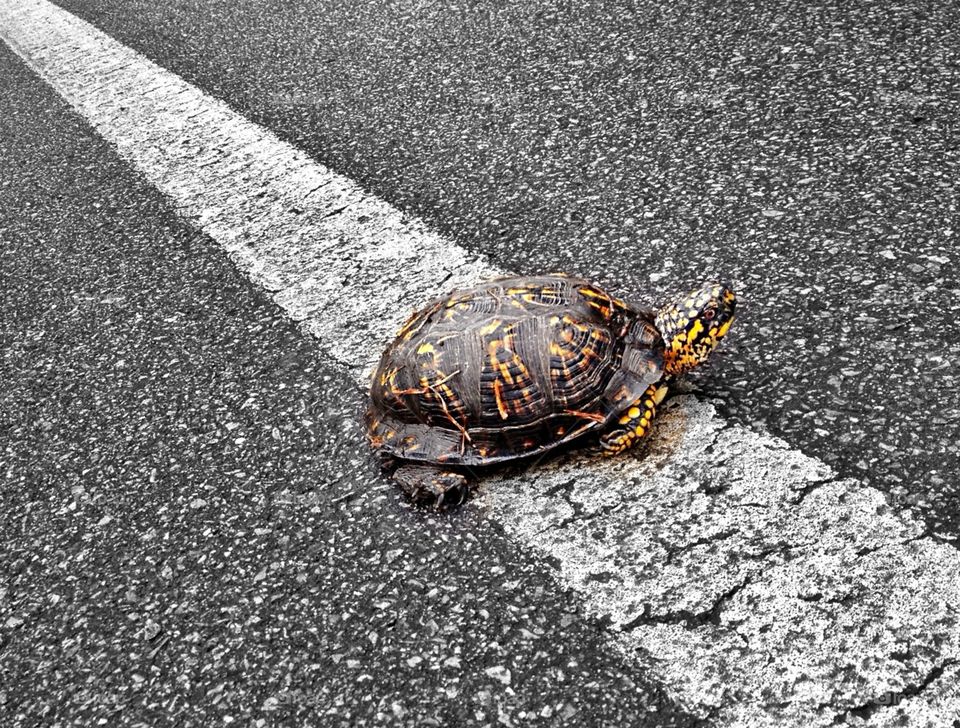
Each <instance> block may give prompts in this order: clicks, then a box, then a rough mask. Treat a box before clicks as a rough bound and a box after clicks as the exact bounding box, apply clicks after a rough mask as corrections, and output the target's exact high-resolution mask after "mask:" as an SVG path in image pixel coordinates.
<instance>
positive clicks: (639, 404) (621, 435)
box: [600, 382, 667, 455]
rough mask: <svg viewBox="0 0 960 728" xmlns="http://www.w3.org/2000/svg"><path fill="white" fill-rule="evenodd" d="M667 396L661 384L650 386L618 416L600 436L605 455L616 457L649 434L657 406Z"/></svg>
mask: <svg viewBox="0 0 960 728" xmlns="http://www.w3.org/2000/svg"><path fill="white" fill-rule="evenodd" d="M666 396H667V386H666V385H665V384H663V383H662V382H658V383H657V384H651V385H650V386H649V387H647V390H646V391H645V392H644V393H643V394H642V395H641V396H640V397H638V398H637V399H636V400H635V401H634V402H633V403H632V404H631V405H630V406H629V407H628V408H627V409H626V410H625V411H624V413H623V414H622V415H621V416H620V419H618V420H617V421H616V422H615V423H614V424H613V426H612V427H610V429H608V430H607V431H606V432H604V433H603V434H602V435H600V446H601V447H602V448H603V451H604V454H605V455H616V454H617V453H621V452H623V451H624V450H626V449H628V448H631V447H633V446H634V445H635V444H636V443H637V442H639V441H640V440H642V439H643V438H644V437H646V435H647V433H649V432H650V423H651V422H652V421H653V418H654V416H655V415H656V414H657V405H658V404H660V403H661V402H662V401H663V398H664V397H666Z"/></svg>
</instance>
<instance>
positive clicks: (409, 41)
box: [60, 0, 960, 538]
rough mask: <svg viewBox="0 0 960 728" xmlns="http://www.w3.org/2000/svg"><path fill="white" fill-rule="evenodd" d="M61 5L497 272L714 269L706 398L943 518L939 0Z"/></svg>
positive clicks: (958, 429)
mask: <svg viewBox="0 0 960 728" xmlns="http://www.w3.org/2000/svg"><path fill="white" fill-rule="evenodd" d="M60 4H61V5H62V6H63V7H65V8H67V9H69V10H71V11H73V12H76V13H77V14H79V15H80V16H81V17H84V18H86V19H88V20H90V21H91V22H93V23H94V24H96V25H97V26H99V27H101V28H102V29H104V30H105V31H107V32H108V33H110V34H111V35H113V36H115V37H117V38H118V39H119V40H121V41H122V42H124V43H126V44H128V45H130V46H132V47H133V48H136V49H137V50H139V51H141V52H142V53H144V54H145V55H147V56H148V57H150V58H152V59H154V60H156V61H157V62H159V63H160V64H162V65H164V66H165V67H167V68H170V69H171V70H172V71H174V72H175V73H178V74H180V75H182V76H183V77H184V78H186V79H187V80H189V81H191V82H192V83H195V84H197V85H199V86H200V87H201V88H203V89H205V90H207V91H209V92H211V93H213V94H215V95H217V96H219V97H220V98H223V99H225V100H227V101H228V102H229V103H231V104H232V105H233V106H234V107H235V108H237V109H238V110H240V111H241V112H242V113H244V114H245V115H246V116H248V117H250V118H252V119H254V120H255V121H257V122H259V123H261V124H264V125H266V126H268V127H269V128H271V129H272V130H274V131H275V132H277V133H278V134H279V135H280V136H281V137H283V138H285V139H287V140H290V141H292V142H294V143H295V144H297V145H298V146H299V147H301V148H303V149H305V150H307V151H308V152H310V153H311V154H312V155H313V156H315V157H316V158H317V159H319V160H320V161H322V162H324V163H325V164H328V165H330V166H331V167H332V168H334V169H335V170H337V171H339V172H342V173H344V174H346V175H348V176H350V177H352V178H354V179H357V180H359V181H360V182H361V183H362V184H364V185H365V186H366V187H367V188H369V189H371V190H373V191H374V192H376V193H377V194H378V195H380V196H381V197H383V198H384V199H386V200H388V201H390V202H391V203H393V204H395V205H397V206H398V207H399V208H400V209H402V210H405V211H409V212H412V213H416V214H417V215H419V216H421V217H423V218H424V219H425V220H427V221H428V222H429V223H430V224H432V225H433V226H435V227H436V228H437V229H438V230H440V231H441V232H443V233H444V234H446V235H448V236H449V237H451V238H453V239H454V240H456V241H457V242H459V243H460V244H461V245H465V246H468V247H471V248H472V249H474V250H476V251H480V252H484V253H487V254H488V255H489V256H490V257H491V259H492V260H494V261H495V262H496V263H497V264H499V265H501V266H503V267H506V268H510V269H513V270H517V271H521V272H528V271H529V272H533V271H534V270H550V269H565V270H569V271H571V272H576V273H581V274H586V275H590V276H594V277H596V278H598V279H599V280H600V281H602V282H604V283H607V284H609V285H610V286H611V287H613V288H615V289H616V290H618V292H620V293H622V294H624V295H625V296H627V297H631V298H639V299H642V300H649V301H654V300H657V299H658V298H660V297H661V296H662V295H664V294H665V293H666V292H668V291H672V290H674V289H676V288H680V287H684V286H686V285H687V284H689V283H690V282H692V281H694V280H698V279H701V278H703V277H708V276H713V275H724V276H729V277H731V278H732V279H733V280H734V281H735V282H737V283H738V286H739V288H740V290H741V293H742V299H743V304H742V306H741V309H740V311H741V315H740V316H739V319H738V324H737V325H738V328H739V332H740V336H739V339H738V341H739V346H738V348H737V349H736V350H733V349H728V351H727V353H726V355H725V356H724V357H722V361H720V362H718V363H717V365H716V366H715V367H713V368H711V369H710V370H709V371H707V372H705V373H704V374H703V375H702V376H701V381H702V383H703V388H704V391H705V392H709V393H711V395H714V396H716V397H717V400H718V405H719V406H720V408H721V409H722V411H723V412H724V413H725V414H726V415H728V416H733V417H734V418H735V419H736V420H737V421H739V422H743V423H747V424H749V425H750V426H752V427H753V428H754V429H757V430H761V431H762V430H764V429H767V428H769V429H770V430H771V431H772V432H774V433H776V434H779V435H782V436H783V437H785V438H786V439H787V440H788V441H789V442H790V444H791V445H792V446H794V447H799V448H801V449H803V450H804V451H805V452H807V453H809V454H812V455H816V456H817V457H819V458H822V459H824V460H826V461H828V462H829V463H830V464H831V465H834V466H835V467H837V468H838V469H839V471H840V472H841V473H842V474H844V475H853V476H856V477H858V478H863V479H865V480H866V481H867V482H870V483H871V484H873V485H876V486H877V487H881V488H883V489H884V490H885V491H886V492H887V493H888V495H889V496H890V497H891V499H892V502H893V503H895V504H896V506H897V507H910V508H913V509H915V510H916V511H917V512H918V513H920V514H921V515H922V516H923V517H924V518H925V519H926V521H927V523H928V524H929V525H930V526H931V527H932V528H933V529H934V530H937V531H940V532H941V533H943V534H944V535H946V536H948V537H951V538H952V537H954V536H955V535H956V534H957V532H958V528H960V509H958V507H957V498H956V496H957V489H958V488H960V481H958V479H957V477H956V475H957V471H958V469H960V468H958V465H960V445H958V444H957V443H958V440H960V437H958V436H960V409H958V408H957V391H958V380H957V375H958V372H957V368H956V367H957V365H956V362H957V361H958V357H960V344H958V343H957V340H956V336H955V335H954V334H953V333H952V332H953V329H954V319H955V318H956V312H957V300H958V296H960V280H958V276H957V272H956V271H957V264H958V262H960V261H958V254H957V246H956V243H955V242H954V240H955V230H954V220H955V217H956V206H957V190H956V185H955V179H956V177H957V171H958V161H960V157H958V145H957V133H956V124H955V118H956V116H957V111H958V109H957V105H958V103H960V97H958V95H957V87H958V86H957V81H958V78H957V74H958V68H960V58H958V54H960V46H958V44H957V43H956V42H955V33H954V28H955V27H956V26H957V21H958V19H960V18H958V17H957V8H956V6H955V5H951V4H940V5H937V4H927V3H921V2H890V3H882V4H881V3H873V2H866V1H863V2H856V3H847V4H842V5H827V6H822V7H814V6H805V5H803V6H801V5H794V6H784V5H783V4H782V3H775V2H723V3H696V4H693V5H690V4H663V3H658V2H652V1H649V2H637V3H630V4H625V5H619V6H616V7H614V6H612V5H610V4H607V3H601V2H582V3H570V2H566V1H565V0H554V1H553V2H545V3H535V4H512V5H509V4H508V5H502V6H496V7H494V6H491V5H478V4H475V3H466V2H461V3H438V2H431V1H430V0H423V1H420V2H416V1H413V2H370V3H348V2H334V1H330V2H324V1H321V0H317V1H315V2H311V3H297V4H291V3H284V2H279V1H274V2H266V3H264V2H239V3H237V2H232V1H231V2H226V0H218V1H215V2H207V1H206V0H205V1H204V2H199V1H197V0H192V1H189V2H176V3H173V2H152V1H151V2H146V1H145V0H133V1H131V0H123V2H121V1H120V0H102V1H100V0H98V2H96V3H93V2H90V1H89V0H61V2H60Z"/></svg>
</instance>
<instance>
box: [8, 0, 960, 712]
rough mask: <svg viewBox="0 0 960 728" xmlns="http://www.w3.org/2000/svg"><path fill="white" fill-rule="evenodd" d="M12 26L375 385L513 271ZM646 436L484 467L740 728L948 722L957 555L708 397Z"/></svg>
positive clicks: (289, 307) (254, 275)
mask: <svg viewBox="0 0 960 728" xmlns="http://www.w3.org/2000/svg"><path fill="white" fill-rule="evenodd" d="M0 36H2V37H3V39H4V40H5V41H6V42H7V43H8V44H9V45H10V46H11V47H12V48H13V49H14V50H15V51H16V52H17V53H18V54H19V55H20V56H21V57H22V58H23V59H24V60H25V61H26V62H27V63H28V64H29V65H30V66H31V67H32V68H33V69H35V70H36V71H37V72H38V73H39V74H41V75H42V76H43V77H44V78H45V79H46V80H47V81H48V82H49V83H50V84H51V85H52V86H53V87H54V88H55V89H56V90H57V91H58V92H59V93H60V94H62V95H63V96H64V97H65V98H66V99H67V100H68V101H69V102H70V103H71V104H72V105H73V106H74V108H76V109H77V110H78V111H79V113H80V114H81V115H82V116H83V117H84V118H86V119H87V120H88V121H89V122H90V123H91V124H92V125H93V126H94V127H95V128H96V129H97V130H98V131H99V132H100V133H101V134H102V135H103V136H104V137H105V138H106V139H108V140H109V141H110V142H112V143H113V144H115V145H116V147H117V148H118V150H119V151H120V154H121V155H122V156H123V157H124V158H125V159H127V160H128V161H129V162H130V163H131V164H132V165H133V166H134V167H136V168H137V169H139V170H140V171H141V172H142V173H143V174H144V175H145V176H146V178H147V179H149V180H150V182H151V183H153V184H154V185H156V186H157V187H158V188H159V189H160V190H162V191H163V192H164V193H165V194H166V195H167V196H169V198H170V199H171V200H172V201H173V203H174V204H175V205H176V206H177V208H178V210H179V211H180V213H181V214H182V215H183V216H184V217H186V218H187V219H189V220H190V221H192V222H193V223H194V224H195V225H196V226H197V227H198V228H200V229H202V230H203V231H204V232H205V233H206V234H208V235H209V236H210V237H211V238H212V239H213V240H215V241H216V242H217V243H218V244H220V245H222V246H223V247H224V248H225V249H226V250H227V251H228V252H229V254H230V255H231V257H232V258H233V260H235V261H236V263H237V265H238V266H239V267H240V269H241V270H243V271H244V272H245V273H246V274H247V275H248V276H249V277H250V278H251V279H252V280H253V281H254V282H256V283H257V284H258V285H260V286H262V287H263V288H264V289H266V290H267V291H269V292H270V293H271V295H272V296H273V298H274V300H275V301H276V302H277V304H278V305H280V306H281V307H282V308H283V309H284V310H285V311H286V312H287V314H288V315H289V316H290V317H291V318H293V319H295V320H296V321H298V322H300V323H301V325H302V326H303V327H304V329H305V330H306V331H308V332H310V333H311V334H312V335H313V336H315V337H316V338H317V339H318V340H319V342H320V344H321V346H322V347H323V348H324V349H325V351H326V352H327V354H328V355H329V356H330V357H331V358H332V359H335V360H336V361H338V362H339V363H340V364H342V365H343V366H344V367H346V368H347V369H348V370H350V372H351V373H352V374H353V376H354V377H356V378H357V380H358V381H361V382H362V381H364V379H365V373H366V372H367V371H368V370H369V369H370V367H371V366H372V365H373V364H374V363H375V361H376V359H377V357H378V356H379V352H380V350H381V348H382V346H383V345H384V344H385V343H386V342H387V341H388V340H389V339H390V338H391V335H392V332H393V331H395V330H396V328H397V326H398V325H399V324H400V322H401V321H402V320H403V318H404V317H405V316H406V315H407V314H408V313H409V311H410V310H411V308H412V307H413V306H414V305H416V304H417V303H420V302H422V301H424V300H426V299H428V298H430V297H432V296H435V295H437V294H439V293H441V292H443V291H444V290H447V289H450V288H452V287H455V286H459V285H468V284H471V283H474V282H476V281H478V280H481V279H483V278H485V277H488V276H492V275H496V274H498V273H500V272H501V271H498V270H497V269H495V267H493V266H492V265H490V264H489V263H488V262H487V261H485V260H484V259H483V258H481V257H479V256H477V255H474V254H472V253H469V252H468V251H466V250H464V249H462V248H460V247H458V246H456V245H454V244H452V243H451V242H450V241H447V240H444V239H443V238H441V237H440V236H438V235H437V234H435V233H434V232H432V231H430V230H429V229H428V228H426V227H425V226H424V225H423V224H422V223H421V222H420V221H418V220H415V219H411V218H408V217H406V216H404V215H403V214H402V213H400V212H399V211H398V210H396V209H394V208H392V207H391V206H390V205H388V204H386V203H385V202H383V201H381V200H379V199H377V198H375V197H372V196H370V195H368V194H366V193H365V192H364V191H363V190H362V189H361V188H360V187H359V186H357V185H356V184H355V183H353V182H351V181H350V180H348V179H346V178H344V177H342V176H340V175H337V174H335V173H333V172H331V171H330V170H328V169H326V168H325V167H323V166H322V165H320V164H317V163H316V162H315V161H313V160H312V159H311V158H310V157H308V156H307V155H306V154H304V153H302V152H300V151H299V150H297V149H295V148H294V147H292V146H290V145H288V144H285V143H283V142H281V141H280V140H278V139H277V138H276V137H275V136H274V135H272V134H271V133H270V132H268V131H265V130H264V129H262V128H260V127H258V126H256V125H255V124H252V123H251V122H249V121H247V120H245V119H244V118H243V117H242V116H240V115H239V114H237V113H236V112H234V111H232V110H231V109H230V108H229V107H228V106H226V105H225V104H223V103H222V102H220V101H217V100H215V99H213V98H211V97H209V96H207V95H206V94H204V93H203V92H201V91H200V90H199V89H197V88H195V87H193V86H191V85H190V84H188V83H186V82H184V81H183V80H182V79H180V78H178V77H177V76H175V75H173V74H171V73H169V72H167V71H165V70H163V69H162V68H160V67H158V66H156V65H155V64H153V63H151V62H150V61H148V60H146V59H145V58H143V57H142V56H140V55H139V54H137V53H136V52H134V51H132V50H130V49H129V48H126V47H124V46H123V45H121V44H119V43H117V42H116V41H114V40H112V39H111V38H109V37H108V36H106V35H105V34H103V33H101V32H100V31H98V30H96V29H95V28H93V27H92V26H90V25H89V24H87V23H85V22H83V21H81V20H79V19H77V18H75V17H74V16H72V15H70V14H69V13H66V12H65V11H63V10H61V9H59V8H57V7H56V6H54V5H51V4H50V3H48V2H45V1H44V0H22V1H14V2H7V3H5V4H3V5H0ZM644 449H645V452H640V453H634V454H631V455H629V456H626V457H621V458H617V459H610V460H602V459H597V458H595V457H591V456H590V455H589V454H581V455H577V456H572V457H569V458H567V459H566V460H563V461H559V462H557V461H554V462H552V463H546V464H541V465H540V466H539V467H536V468H528V469H526V470H522V471H517V472H515V473H514V474H512V475H511V476H509V477H500V478H498V479H497V480H495V481H489V482H487V483H486V484H485V488H484V493H483V494H482V496H481V497H480V498H478V500H477V501H476V503H477V504H478V505H479V506H480V507H484V508H487V509H488V510H489V512H490V514H491V515H492V517H494V518H496V519H498V520H499V521H500V522H501V523H502V524H503V525H504V527H505V528H506V530H507V532H508V533H510V534H511V535H513V536H514V537H515V538H517V539H518V540H519V541H521V542H522V543H523V544H525V546H526V547H527V548H529V549H531V550H533V551H534V552H537V553H539V554H541V555H543V556H544V557H545V558H546V559H547V560H548V561H549V562H550V563H553V564H556V565H557V567H556V568H557V573H558V575H559V578H560V579H561V580H562V581H563V582H564V583H565V584H567V585H569V586H571V587H572V588H574V589H575V590H576V591H577V592H578V593H579V594H580V597H581V598H582V600H583V603H584V604H585V606H586V608H587V609H588V611H590V612H591V613H592V614H593V615H595V616H597V617H605V618H608V619H609V620H610V621H611V623H612V629H611V641H612V642H613V643H614V644H616V645H617V646H618V647H619V648H620V649H621V650H623V651H624V652H625V653H626V654H629V655H632V656H633V657H634V658H635V659H636V660H637V661H639V662H640V663H642V664H644V665H645V666H647V667H649V668H651V669H652V670H654V671H655V672H656V674H657V675H658V676H659V678H660V679H661V680H662V681H663V683H664V684H665V685H666V686H667V688H668V690H669V692H670V693H671V695H672V696H673V697H675V698H676V699H677V700H678V701H679V702H680V703H682V704H683V705H684V706H686V707H687V708H689V709H690V710H692V711H694V712H697V713H702V714H709V715H712V716H713V717H714V718H716V720H717V722H719V723H721V724H724V725H731V726H774V725H777V726H821V725H830V724H831V723H832V722H833V721H834V720H835V719H837V720H840V719H843V720H846V721H847V723H848V724H862V725H871V726H881V725H890V726H893V725H923V726H952V725H954V723H953V721H954V720H955V719H956V718H957V716H958V715H960V687H958V682H960V681H958V677H960V674H958V668H957V667H956V665H955V664H954V662H955V661H956V660H958V659H960V625H958V615H960V611H958V607H957V606H956V605H958V604H960V555H958V553H957V551H956V550H954V549H953V548H951V547H949V546H947V545H945V544H942V543H939V542H938V541H937V540H936V539H935V538H934V537H931V536H928V535H927V534H926V533H925V532H924V530H923V526H922V524H921V523H920V522H919V521H917V520H915V519H914V518H912V517H911V516H910V515H909V514H907V513H899V512H896V511H894V510H892V509H891V508H890V506H889V505H888V504H887V502H886V501H885V499H884V497H883V495H882V493H880V492H879V491H878V490H875V489H873V488H869V487H866V486H864V485H863V484H861V483H857V482H855V481H852V480H840V479H836V478H835V477H834V474H833V473H831V472H830V470H829V468H828V467H827V466H826V465H824V464H823V463H821V462H819V461H817V460H815V459H812V458H809V457H806V456H804V455H802V454H801V453H799V452H796V451H792V450H790V449H788V448H787V446H786V445H785V444H784V443H783V442H781V441H779V440H776V439H773V438H769V437H765V436H761V435H758V434H756V433H754V432H752V431H750V430H748V429H745V428H743V427H739V426H729V425H725V423H723V422H722V421H721V420H720V419H719V418H718V416H717V415H716V413H715V411H714V410H713V408H712V407H711V406H710V405H709V404H706V403H703V402H699V401H697V400H695V399H693V398H690V397H680V398H677V399H675V400H673V402H672V403H671V404H670V405H669V406H668V407H667V411H666V412H665V413H664V415H663V417H662V418H661V421H660V422H659V424H658V427H657V431H656V433H655V436H654V438H653V440H652V441H651V442H650V443H648V444H647V445H646V446H645V448H644Z"/></svg>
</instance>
